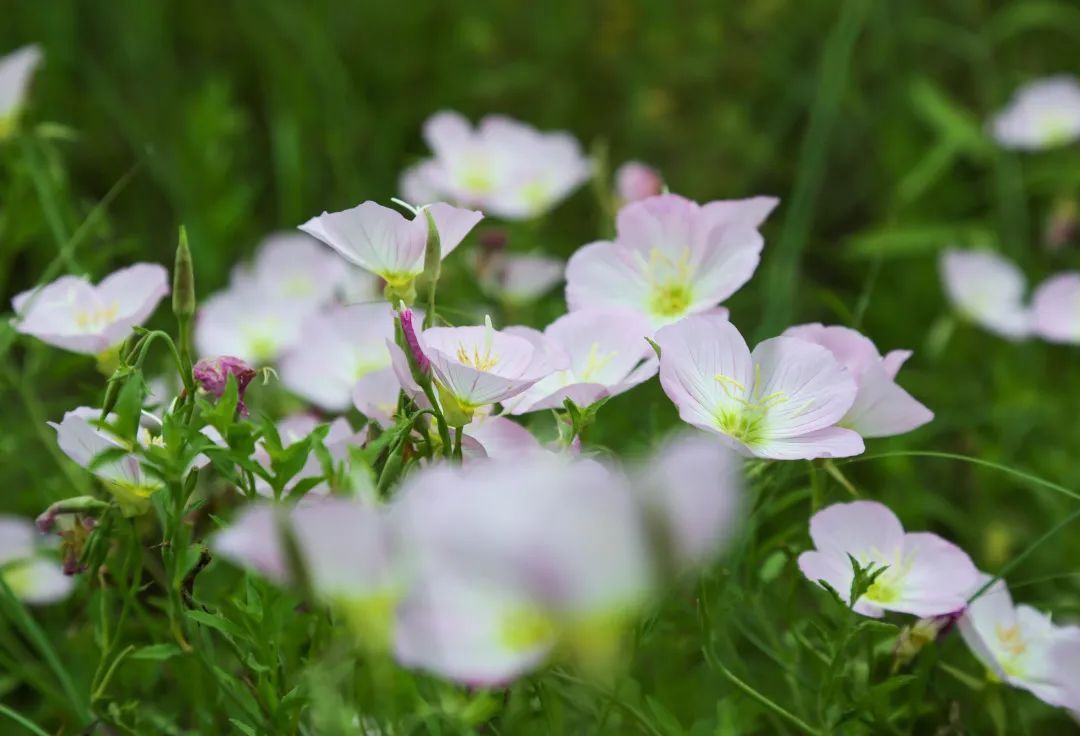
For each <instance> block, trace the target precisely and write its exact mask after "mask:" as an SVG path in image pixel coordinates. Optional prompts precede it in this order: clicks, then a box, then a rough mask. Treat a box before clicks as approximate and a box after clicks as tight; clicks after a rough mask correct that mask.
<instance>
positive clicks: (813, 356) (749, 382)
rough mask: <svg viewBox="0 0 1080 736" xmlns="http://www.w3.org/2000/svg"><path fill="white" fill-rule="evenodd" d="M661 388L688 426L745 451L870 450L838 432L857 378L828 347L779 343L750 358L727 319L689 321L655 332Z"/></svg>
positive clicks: (844, 453) (807, 454) (788, 455)
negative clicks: (853, 376) (837, 424)
mask: <svg viewBox="0 0 1080 736" xmlns="http://www.w3.org/2000/svg"><path fill="white" fill-rule="evenodd" d="M656 342H657V344H658V345H659V346H660V348H661V354H660V385H661V386H663V388H664V392H665V393H666V394H667V395H668V398H670V399H671V400H672V401H673V402H675V406H677V407H678V409H679V416H680V417H681V418H682V420H683V421H685V422H688V423H690V424H692V425H694V426H696V427H700V428H702V429H706V430H708V431H710V432H715V433H717V434H719V435H721V436H722V437H725V438H726V439H727V440H728V442H729V443H730V444H731V445H732V446H733V447H735V448H736V449H738V450H739V451H741V452H743V453H745V454H749V455H756V456H758V457H766V458H772V459H776V460H795V459H805V458H815V457H848V456H850V455H857V454H859V453H860V452H862V451H863V449H864V448H863V441H862V438H861V437H859V435H858V434H857V433H855V432H853V431H851V430H850V429H844V428H841V427H838V426H835V425H836V423H837V422H838V421H840V420H841V419H842V418H843V417H844V415H845V414H846V413H847V412H848V410H849V409H850V408H851V406H852V404H853V403H854V401H855V397H856V394H857V391H858V389H857V387H856V384H855V380H854V379H853V378H852V376H851V374H850V373H849V372H848V370H847V369H846V368H844V367H843V366H842V365H840V364H839V363H838V362H837V360H836V358H834V357H833V355H832V353H830V352H829V351H828V350H826V349H825V348H823V347H821V346H820V345H814V344H813V343H808V342H806V341H804V340H797V339H795V338H792V337H775V338H772V339H771V340H765V341H764V342H762V343H760V344H759V345H758V346H757V347H756V348H755V349H754V352H753V353H751V352H750V349H749V348H748V347H747V345H746V342H745V341H744V340H743V338H742V335H740V334H739V331H738V330H737V329H735V326H734V325H732V324H731V323H730V322H728V321H727V320H725V319H723V318H720V317H716V316H707V315H698V316H694V317H687V318H686V319H683V320H681V321H680V322H677V323H675V324H673V325H669V326H667V327H664V328H663V329H661V330H660V331H659V332H657V333H656Z"/></svg>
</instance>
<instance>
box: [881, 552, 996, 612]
mask: <svg viewBox="0 0 1080 736" xmlns="http://www.w3.org/2000/svg"><path fill="white" fill-rule="evenodd" d="M901 555H902V559H903V560H904V563H905V564H906V565H909V566H910V567H909V569H907V570H906V572H905V574H904V584H903V585H904V591H903V603H902V605H897V606H894V607H892V610H895V611H903V612H905V613H911V614H914V615H916V616H939V615H944V614H947V613H954V612H956V611H960V610H962V609H963V608H964V607H965V606H966V605H967V597H968V595H970V594H971V593H973V592H974V591H975V588H976V587H977V584H978V580H979V571H978V570H977V569H976V568H975V565H974V563H973V562H972V561H971V557H969V556H968V554H967V553H966V552H964V551H963V550H962V549H960V548H959V547H957V546H956V545H955V544H953V543H952V542H949V541H947V540H945V539H942V538H941V537H939V536H938V535H936V534H930V533H928V532H909V533H907V534H905V535H904V544H903V551H902V553H901Z"/></svg>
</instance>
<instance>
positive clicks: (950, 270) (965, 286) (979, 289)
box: [939, 248, 1031, 340]
mask: <svg viewBox="0 0 1080 736" xmlns="http://www.w3.org/2000/svg"><path fill="white" fill-rule="evenodd" d="M939 265H940V267H941V276H942V279H943V280H944V282H945V293H946V294H947V295H948V297H949V300H950V301H951V302H952V304H953V306H954V307H955V308H956V309H957V311H959V312H960V314H961V316H963V317H965V318H966V319H969V320H971V321H972V322H974V323H976V324H978V325H980V326H981V327H985V328H986V329H988V330H990V331H991V332H993V333H995V334H998V335H1001V336H1002V337H1006V338H1008V339H1010V340H1019V339H1021V338H1024V337H1027V335H1028V333H1029V332H1030V329H1031V328H1030V315H1029V313H1028V309H1027V307H1026V306H1025V305H1024V292H1025V291H1026V290H1027V280H1026V279H1025V278H1024V274H1023V273H1021V271H1020V269H1019V268H1017V267H1016V264H1014V263H1012V262H1011V261H1008V260H1006V259H1005V258H1002V257H1001V256H999V255H997V254H996V253H991V252H989V251H985V250H957V249H955V248H949V249H947V250H946V251H945V252H944V253H942V255H941V261H940V264H939Z"/></svg>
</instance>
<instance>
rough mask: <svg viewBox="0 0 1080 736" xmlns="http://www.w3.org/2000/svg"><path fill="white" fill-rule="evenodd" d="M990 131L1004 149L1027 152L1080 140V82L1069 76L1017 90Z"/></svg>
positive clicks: (1045, 79) (994, 120) (1030, 84)
mask: <svg viewBox="0 0 1080 736" xmlns="http://www.w3.org/2000/svg"><path fill="white" fill-rule="evenodd" d="M989 127H990V131H991V133H992V134H993V136H994V138H996V139H997V141H998V143H1000V144H1001V145H1002V146H1005V147H1006V148H1014V149H1019V150H1023V151H1038V150H1043V149H1048V148H1053V147H1056V146H1062V145H1065V144H1068V143H1071V142H1073V141H1075V140H1077V139H1080V82H1077V80H1076V78H1075V77H1073V76H1071V75H1068V74H1060V75H1056V76H1052V77H1046V78H1044V79H1037V80H1035V81H1033V82H1029V83H1028V84H1026V85H1024V86H1023V87H1021V88H1020V89H1019V90H1017V92H1016V94H1015V95H1013V97H1012V99H1011V100H1009V104H1008V106H1006V107H1005V109H1004V110H1002V111H1001V112H1000V113H998V114H997V115H996V116H995V117H994V118H993V120H991V121H990V126H989Z"/></svg>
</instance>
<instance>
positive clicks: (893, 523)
mask: <svg viewBox="0 0 1080 736" xmlns="http://www.w3.org/2000/svg"><path fill="white" fill-rule="evenodd" d="M810 538H811V539H812V540H813V541H814V546H815V547H817V549H818V550H819V551H821V552H824V553H825V554H829V555H833V556H838V557H840V558H841V559H844V560H846V559H847V555H849V554H851V555H854V556H855V557H857V558H858V557H861V556H870V555H872V553H874V552H875V551H880V552H884V553H886V554H889V553H891V552H892V551H893V550H896V549H901V548H902V546H903V544H904V528H903V527H902V526H901V525H900V520H899V519H897V518H896V514H894V513H893V512H892V511H891V510H890V509H889V507H887V506H885V505H884V504H881V503H878V502H877V501H852V502H850V503H837V504H833V505H832V506H828V507H826V508H824V509H822V510H821V511H818V512H817V513H816V514H814V515H813V516H811V517H810ZM840 592H841V593H844V592H846V591H840Z"/></svg>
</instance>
